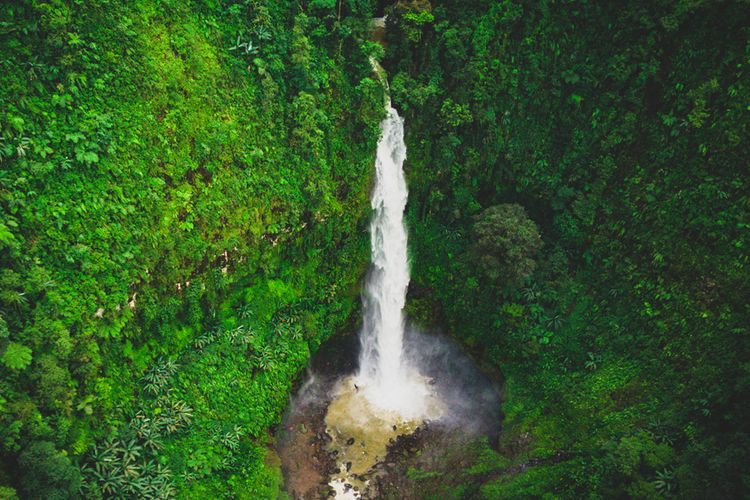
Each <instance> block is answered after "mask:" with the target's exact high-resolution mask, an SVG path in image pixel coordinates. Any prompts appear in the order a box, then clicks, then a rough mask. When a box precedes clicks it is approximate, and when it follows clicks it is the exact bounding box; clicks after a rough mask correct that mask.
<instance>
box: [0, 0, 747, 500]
mask: <svg viewBox="0 0 750 500" xmlns="http://www.w3.org/2000/svg"><path fill="white" fill-rule="evenodd" d="M6 4H7V5H4V6H3V9H0V67H1V68H2V71H0V103H1V104H2V106H0V497H2V498H16V497H21V498H49V499H55V498H75V497H86V498H114V497H138V498H168V497H175V496H176V497H181V498H275V497H277V496H278V495H279V494H280V490H281V488H282V482H283V480H282V477H281V471H280V467H279V463H278V457H276V456H274V453H273V451H271V450H270V448H269V446H268V443H269V442H270V441H271V440H272V436H271V434H272V430H273V428H274V426H275V425H277V424H278V423H279V421H280V418H281V413H282V411H283V409H284V407H285V405H286V404H287V401H288V396H289V393H290V391H291V389H292V384H293V382H294V380H295V379H296V378H297V377H298V376H299V374H300V372H301V370H302V369H303V367H304V366H305V365H306V363H307V361H308V359H309V357H310V355H311V354H312V353H314V352H315V350H316V349H317V348H318V347H319V346H320V344H321V343H322V342H324V341H325V340H327V339H329V338H330V337H331V336H332V335H333V334H334V333H335V332H336V331H337V330H339V329H341V328H343V327H344V326H346V325H348V323H349V322H350V319H351V318H352V317H356V316H354V313H356V309H357V307H358V303H359V296H358V293H359V280H360V278H361V277H362V276H363V274H364V271H365V268H366V264H367V261H368V257H369V254H368V248H369V246H368V241H367V237H368V234H367V231H366V230H365V227H366V223H367V219H368V217H369V202H368V196H369V187H370V182H371V174H372V167H373V157H374V153H375V148H376V141H377V139H378V128H377V127H378V123H379V121H380V119H381V118H382V114H383V106H382V103H383V97H384V96H383V87H382V85H381V84H380V82H379V81H378V77H377V76H376V75H374V74H373V73H372V68H371V66H370V62H369V58H370V56H374V57H376V58H381V57H382V58H383V66H384V67H385V68H386V70H387V72H388V74H389V80H390V82H391V85H390V89H391V96H392V99H393V102H394V105H395V106H396V107H397V108H398V109H399V111H400V112H401V114H402V115H404V116H405V118H406V127H407V146H408V149H409V158H408V160H407V170H408V172H407V174H408V178H409V184H410V201H409V207H408V219H409V227H410V244H411V247H412V248H411V250H412V253H413V259H412V260H413V269H412V275H413V286H412V290H411V292H412V294H411V296H410V308H411V309H413V310H414V311H420V314H419V317H420V318H422V319H424V318H430V320H432V321H440V322H441V323H442V324H443V325H445V326H446V327H447V328H448V329H449V330H450V331H451V332H453V334H454V335H455V337H456V338H457V339H459V340H460V341H461V342H462V343H464V344H465V345H466V346H467V348H469V349H471V350H472V351H473V352H474V353H475V354H476V356H477V359H478V360H479V361H480V363H481V364H483V365H484V366H485V367H488V368H491V370H492V371H493V372H497V373H502V383H503V387H504V391H503V396H504V404H503V410H504V421H503V431H502V434H501V437H500V442H499V445H498V446H497V447H491V446H490V445H489V444H487V443H486V442H482V443H479V444H476V449H472V451H471V454H468V455H466V456H462V457H461V461H460V462H458V461H456V460H452V459H448V458H450V457H448V458H446V460H444V461H443V462H444V465H441V463H443V462H440V461H437V462H436V463H435V465H434V468H433V470H421V469H420V470H418V469H410V470H409V471H408V474H407V476H408V479H409V485H404V488H405V489H404V490H403V491H400V492H399V494H401V495H403V496H404V497H409V496H412V497H430V496H434V497H440V498H477V497H483V498H537V497H546V498H553V497H554V498H558V497H559V498H582V497H590V498H610V497H616V498H621V497H637V498H659V497H680V498H739V497H744V496H748V494H750V475H749V472H748V469H747V466H746V464H747V462H748V452H747V450H748V449H750V428H748V426H749V425H750V424H749V423H750V403H748V386H749V385H750V357H749V353H750V345H748V343H749V340H748V325H750V307H749V306H748V300H747V298H748V297H750V281H749V280H748V276H750V267H749V266H750V263H749V261H748V254H747V250H748V248H750V222H749V221H750V186H749V185H748V182H749V180H748V179H749V177H748V172H747V165H748V164H750V149H748V147H747V145H746V144H745V142H746V138H747V137H748V136H750V102H748V98H747V96H748V90H749V89H750V66H748V65H750V21H749V19H750V9H748V6H747V4H746V2H742V1H740V0H729V1H712V0H705V1H692V0H678V1H673V0H670V1H667V0H650V1H645V0H634V1H630V2H626V3H623V2H590V1H588V0H572V1H569V2H565V3H560V2H553V1H548V0H539V1H536V2H529V1H522V0H498V1H495V0H492V1H490V0H398V1H394V2H376V1H374V0H301V1H299V2H288V1H284V0H226V1H216V0H193V1H187V2H178V1H176V0H164V1H160V2H152V1H148V0H135V1H132V2H115V1H112V0H92V1H87V2H81V1H69V0H46V1H42V0H15V1H12V2H6ZM385 4H388V7H387V9H386V10H387V11H388V13H389V17H388V21H387V45H386V49H385V54H383V52H384V51H383V48H382V47H380V46H379V45H376V44H374V43H372V42H369V41H367V39H368V36H369V34H368V31H369V19H370V18H371V17H372V15H373V13H374V12H375V10H376V8H380V7H383V5H385ZM457 463H461V464H462V465H461V467H457V466H456V464H457ZM441 467H443V469H441ZM408 488H412V489H411V490H408Z"/></svg>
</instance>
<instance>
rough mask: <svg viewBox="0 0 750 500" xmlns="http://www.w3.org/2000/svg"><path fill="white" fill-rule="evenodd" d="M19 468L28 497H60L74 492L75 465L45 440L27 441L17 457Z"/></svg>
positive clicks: (78, 479) (77, 481)
mask: <svg viewBox="0 0 750 500" xmlns="http://www.w3.org/2000/svg"><path fill="white" fill-rule="evenodd" d="M18 463H19V465H20V466H21V467H22V470H23V481H22V488H23V492H24V493H25V494H26V495H28V497H29V498H49V499H51V500H63V499H67V498H71V497H74V496H75V495H76V494H77V493H78V487H79V485H80V482H81V476H80V474H79V472H78V468H77V467H76V466H75V465H73V464H72V463H71V461H70V459H69V458H68V457H67V456H65V454H63V453H62V452H60V451H58V450H56V449H55V446H54V444H53V443H50V442H49V441H34V442H32V443H30V444H29V445H28V446H27V447H26V449H24V451H23V452H22V453H21V455H20V456H19V458H18Z"/></svg>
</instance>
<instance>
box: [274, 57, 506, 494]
mask: <svg viewBox="0 0 750 500" xmlns="http://www.w3.org/2000/svg"><path fill="white" fill-rule="evenodd" d="M373 65H374V67H375V72H376V73H377V74H378V75H379V76H380V77H381V79H382V81H383V84H384V86H385V87H386V88H387V82H386V81H385V76H384V72H382V69H381V68H379V66H378V65H377V63H375V62H373ZM385 108H386V116H385V118H384V119H383V121H382V122H381V124H380V129H381V135H380V139H379V141H378V147H377V155H376V160H375V167H376V168H375V185H374V187H373V191H372V199H371V205H372V209H373V213H372V220H371V222H370V246H371V264H370V269H369V272H368V274H367V278H366V282H365V286H364V291H363V294H362V301H363V322H362V329H361V331H360V336H359V341H360V342H359V344H360V351H359V360H358V361H359V362H358V369H356V370H354V369H350V370H343V371H342V372H338V373H337V374H336V375H335V376H333V377H331V378H329V376H326V375H325V374H324V373H325V372H322V373H321V376H320V377H319V378H318V377H315V376H314V375H312V374H311V375H310V378H309V380H308V382H309V383H306V384H305V385H304V386H303V387H302V389H301V390H300V393H299V394H298V396H297V398H296V399H295V400H294V401H293V404H292V410H291V411H290V414H289V415H288V417H287V419H286V422H287V426H288V427H287V428H288V429H290V432H289V433H288V434H286V435H285V437H284V439H283V442H284V444H283V445H282V447H281V450H282V453H281V454H282V456H283V457H284V458H283V460H284V463H285V467H286V473H285V475H286V478H287V482H288V483H287V484H288V487H289V488H290V491H296V492H304V491H308V492H309V491H312V490H313V489H315V487H316V486H319V485H320V482H319V481H317V482H316V481H315V479H314V478H315V474H316V472H315V471H316V470H317V471H319V472H322V473H323V474H324V476H325V477H327V480H326V483H327V484H328V485H329V486H330V487H331V488H332V489H333V490H334V492H335V496H336V498H337V499H341V500H345V499H361V498H373V497H374V496H373V495H375V491H376V490H377V488H378V484H380V483H379V481H381V480H383V479H382V478H383V477H385V476H384V474H401V473H405V471H406V470H408V468H406V469H404V471H394V470H393V469H391V468H390V467H392V466H393V465H394V462H392V460H389V451H393V450H395V449H398V446H399V444H398V443H399V442H406V441H408V440H411V442H412V443H414V442H416V440H418V439H422V438H417V436H425V435H427V434H425V432H426V430H427V432H430V431H431V432H432V434H430V435H431V436H432V438H433V439H434V438H435V437H437V436H442V437H441V439H446V438H447V436H449V435H451V436H455V437H456V439H457V441H455V443H461V442H462V441H461V439H464V437H465V436H476V435H479V434H483V433H485V432H487V430H489V431H490V432H492V429H495V428H496V425H497V424H496V423H497V422H499V418H498V414H497V409H498V408H499V404H498V401H499V397H498V395H497V393H496V392H495V391H494V389H493V388H492V387H491V385H490V384H489V382H488V381H487V380H486V379H485V378H484V377H483V376H482V375H481V374H480V373H479V372H478V371H477V370H476V368H475V367H474V365H473V363H472V361H471V360H470V359H469V358H467V357H466V356H465V355H464V354H462V353H461V352H460V350H459V349H457V348H456V347H455V346H452V344H451V343H450V342H449V341H448V340H447V339H445V338H443V337H440V336H439V335H425V334H423V333H421V332H419V330H418V329H415V328H413V327H412V326H410V327H409V328H407V325H406V323H407V322H406V318H405V313H404V305H405V303H406V292H407V289H408V287H409V281H410V274H409V260H408V238H407V228H406V225H405V222H404V210H405V208H406V203H407V198H408V190H407V186H406V179H405V176H404V171H403V165H404V161H405V159H406V145H405V143H404V120H403V119H402V118H401V117H400V116H399V114H398V112H397V111H396V110H395V109H394V108H393V107H392V106H391V104H390V102H386V106H385ZM407 333H408V335H407ZM337 342H341V340H337ZM349 349H350V351H349V352H351V349H353V346H352V347H350V348H349ZM347 361H348V360H347ZM342 368H343V366H342ZM318 409H319V410H318ZM318 411H319V412H320V413H318ZM308 429H315V433H316V434H315V436H316V437H314V438H311V437H310V436H309V435H308ZM402 438H403V439H402ZM404 440H406V441H404ZM446 442H447V441H446ZM449 446H453V445H449ZM412 448H413V446H409V450H412ZM412 451H413V450H412ZM410 453H411V451H410ZM402 456H403V455H402ZM414 456H415V457H418V456H419V454H418V453H415V455H414ZM390 457H391V459H392V458H393V457H392V456H390ZM328 461H330V462H328ZM386 469H387V471H389V472H387V471H386ZM381 486H382V484H381ZM318 491H319V490H318ZM324 494H327V492H326V493H324ZM311 497H315V495H312V496H311ZM305 498H308V497H307V496H305Z"/></svg>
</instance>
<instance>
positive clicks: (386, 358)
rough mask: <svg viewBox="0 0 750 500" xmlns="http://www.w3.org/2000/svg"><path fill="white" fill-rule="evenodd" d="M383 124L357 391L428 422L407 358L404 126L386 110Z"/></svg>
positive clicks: (421, 382) (421, 383) (421, 387)
mask: <svg viewBox="0 0 750 500" xmlns="http://www.w3.org/2000/svg"><path fill="white" fill-rule="evenodd" d="M387 113H388V114H387V116H386V118H385V119H384V120H383V121H382V122H381V124H380V128H381V134H382V135H381V137H380V141H379V142H378V150H377V159H376V164H375V167H376V181H375V188H374V191H373V194H372V208H373V210H374V214H373V217H372V221H371V222H370V246H371V251H372V264H371V267H370V271H369V273H368V276H367V282H366V285H365V293H364V300H363V302H364V323H363V330H362V333H361V342H362V351H361V354H360V359H359V362H360V369H359V373H358V375H357V377H356V380H357V382H356V383H357V385H358V386H360V387H361V390H363V391H364V395H365V397H366V398H367V399H368V400H369V401H370V403H372V404H373V405H374V406H376V407H378V408H380V409H383V410H387V411H391V412H394V413H396V414H397V415H398V416H399V417H402V418H407V419H418V418H426V417H428V416H429V415H428V413H429V411H430V409H431V408H434V406H435V405H434V404H430V401H429V399H430V398H431V391H430V390H429V386H428V385H427V384H426V380H425V379H424V377H422V376H420V375H419V373H418V372H417V371H416V370H414V369H413V368H411V367H410V364H409V363H408V360H407V359H406V358H405V356H404V345H403V342H404V312H403V309H404V304H405V302H406V290H407V288H408V286H409V260H408V253H407V232H406V226H405V225H404V209H405V207H406V200H407V197H408V190H407V187H406V179H405V178H404V171H403V164H404V160H405V159H406V144H405V143H404V121H403V119H402V118H401V117H400V116H399V115H398V112H397V111H396V110H395V109H394V108H393V107H392V106H391V105H390V103H388V104H387Z"/></svg>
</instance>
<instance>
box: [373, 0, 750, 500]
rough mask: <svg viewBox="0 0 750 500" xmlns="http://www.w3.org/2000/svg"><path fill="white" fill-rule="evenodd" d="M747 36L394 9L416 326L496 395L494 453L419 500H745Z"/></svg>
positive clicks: (501, 9)
mask: <svg viewBox="0 0 750 500" xmlns="http://www.w3.org/2000/svg"><path fill="white" fill-rule="evenodd" d="M749 20H750V10H749V9H748V6H747V4H745V3H743V2H666V1H664V2H627V3H625V4H623V3H621V2H604V3H602V2H597V3H591V2H586V1H580V2H579V1H577V2H567V3H565V4H564V5H563V4H560V3H557V2H522V1H509V0H506V1H501V2H490V1H473V0H468V1H467V0H461V1H451V0H433V1H431V2H428V1H426V0H412V1H406V0H403V1H399V2H396V4H395V5H394V6H392V7H391V8H390V15H389V18H388V44H389V45H388V52H387V55H386V60H385V63H384V65H385V66H386V67H387V68H388V69H389V71H390V73H391V74H392V85H391V88H392V91H393V98H394V103H395V105H396V106H397V107H398V108H399V110H400V111H401V112H402V114H404V115H405V116H406V123H407V124H408V127H407V146H408V149H409V159H408V161H407V175H408V180H409V183H410V192H411V197H410V208H409V217H410V222H409V226H410V227H411V228H412V234H411V235H410V240H411V241H412V242H413V253H414V268H413V273H412V274H413V277H414V278H413V281H414V286H413V288H412V296H411V297H410V307H411V311H410V314H411V316H412V317H416V316H419V315H421V316H422V318H424V320H425V321H429V320H430V319H433V318H442V320H441V321H443V322H445V323H447V324H449V325H450V327H451V329H452V330H453V332H454V333H455V334H456V335H457V336H458V337H460V338H462V339H463V341H464V342H465V343H466V344H467V345H468V346H470V347H473V348H474V349H475V351H476V352H477V353H479V354H481V355H483V357H484V359H485V362H486V363H487V364H488V365H492V366H495V367H498V368H499V369H501V370H502V372H503V374H504V377H505V379H506V381H505V404H504V411H505V421H504V431H503V436H502V438H501V443H500V448H499V452H494V451H491V450H487V452H486V454H484V455H483V459H482V461H481V462H480V463H477V464H476V465H475V466H474V467H472V468H469V469H466V470H465V471H464V473H463V474H450V475H442V476H440V475H436V474H433V473H430V472H429V471H425V472H424V474H422V476H421V477H423V478H424V479H422V480H418V481H417V482H416V485H415V490H414V491H415V492H417V493H415V494H418V495H425V496H428V497H429V496H430V495H442V496H443V497H454V496H455V497H458V496H460V495H466V494H468V493H467V491H468V492H473V493H471V495H480V494H481V495H482V496H485V497H491V498H529V497H538V496H542V495H543V494H550V493H554V494H556V495H557V496H561V497H566V498H581V497H582V496H586V495H593V496H595V497H624V496H634V497H655V496H659V495H670V494H673V493H677V494H679V495H680V496H681V497H685V498H705V497H708V496H710V497H716V496H721V497H725V498H729V497H737V496H741V495H742V494H745V495H746V494H747V492H748V488H750V486H749V485H750V482H749V480H750V479H749V478H748V475H747V470H746V468H743V467H744V466H743V464H745V463H747V456H748V454H747V448H748V444H749V440H750V435H749V434H748V430H749V429H748V422H750V408H749V407H748V398H747V396H748V382H749V381H750V371H748V369H749V367H750V364H748V361H749V360H750V345H748V336H747V333H748V332H747V326H748V324H750V317H749V315H750V310H748V305H747V297H748V296H750V289H748V283H749V282H748V279H747V277H748V272H749V270H750V269H749V268H748V257H747V249H748V247H749V245H750V233H748V225H747V221H748V216H749V215H750V214H749V213H748V211H749V210H750V198H748V193H750V186H748V178H749V177H748V170H747V165H748V163H749V160H750V157H749V151H750V150H749V149H748V147H747V144H746V141H745V138H746V137H747V135H748V131H750V113H749V112H748V107H747V106H748V103H747V98H746V94H747V90H748V88H750V73H749V72H748V65H747V64H748V57H749V56H750V52H748V50H749V49H748V47H750V45H748V40H749V38H748V35H749V28H750V22H749ZM537 231H538V234H540V235H541V242H542V243H543V245H542V246H541V250H540V249H539V248H540V245H538V239H537V236H536V235H537ZM415 475H416V476H418V474H416V473H415ZM418 477H419V476H418ZM436 478H443V479H442V480H439V479H436ZM446 478H447V479H446Z"/></svg>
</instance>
